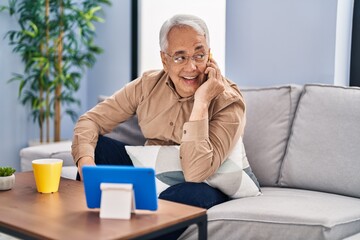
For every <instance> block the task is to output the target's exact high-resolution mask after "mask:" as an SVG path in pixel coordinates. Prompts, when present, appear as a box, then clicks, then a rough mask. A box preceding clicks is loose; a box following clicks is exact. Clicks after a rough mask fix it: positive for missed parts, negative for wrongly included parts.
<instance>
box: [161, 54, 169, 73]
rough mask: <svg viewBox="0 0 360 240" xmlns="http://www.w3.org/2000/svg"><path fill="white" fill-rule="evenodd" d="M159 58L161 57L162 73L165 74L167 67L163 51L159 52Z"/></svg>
mask: <svg viewBox="0 0 360 240" xmlns="http://www.w3.org/2000/svg"><path fill="white" fill-rule="evenodd" d="M160 57H161V62H162V65H163V68H164V71H165V72H167V71H168V66H167V61H166V55H165V53H164V52H163V51H160Z"/></svg>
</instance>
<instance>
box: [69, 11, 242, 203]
mask: <svg viewBox="0 0 360 240" xmlns="http://www.w3.org/2000/svg"><path fill="white" fill-rule="evenodd" d="M160 48H161V51H160V55H161V61H162V64H163V69H162V70H159V71H149V72H145V73H144V74H143V75H142V76H141V77H139V78H137V79H135V80H134V81H132V82H130V83H128V84H126V85H125V86H124V87H123V88H121V89H120V90H118V91H117V92H115V93H114V94H113V95H112V96H111V97H109V98H108V99H106V100H105V101H104V102H102V103H99V104H98V105H96V106H95V107H94V108H93V109H91V110H90V111H88V112H87V113H85V114H84V115H82V116H81V117H80V119H79V121H78V123H77V124H76V127H75V131H74V139H73V145H72V154H73V157H74V161H75V162H76V164H77V166H78V171H79V174H80V177H81V168H82V167H83V166H84V165H95V164H112V165H132V162H131V159H130V158H129V156H128V155H127V153H126V150H125V147H124V146H125V145H126V143H121V142H118V141H116V140H113V139H110V138H106V137H104V136H103V135H104V134H106V133H108V132H110V131H111V130H112V129H113V128H114V127H115V126H117V125H118V124H119V123H121V122H124V121H125V120H127V119H129V118H130V117H131V116H133V115H135V114H136V115H137V116H138V119H139V125H140V128H141V131H142V133H143V134H144V136H145V138H146V139H147V141H146V145H180V159H181V166H182V170H183V173H184V177H185V180H186V182H184V183H179V184H176V185H173V186H171V187H169V188H167V189H166V190H165V191H163V192H162V193H161V194H160V196H159V198H162V199H166V200H171V201H176V202H181V203H184V204H189V205H195V206H198V207H203V208H210V207H212V206H214V205H216V204H219V203H222V202H224V201H227V200H228V196H226V195H225V194H223V193H222V192H221V191H219V190H218V189H215V188H212V187H210V186H209V185H207V184H206V183H203V181H204V180H206V179H207V178H208V177H209V176H211V175H212V174H214V172H216V170H217V169H218V168H219V166H220V165H221V164H222V162H223V161H224V160H225V159H226V157H227V156H228V155H229V152H230V151H231V150H232V149H233V147H234V145H235V144H236V142H237V140H238V139H239V138H240V136H241V135H242V134H243V130H244V125H245V104H244V101H243V98H242V95H241V93H240V91H239V89H238V88H237V86H236V85H235V84H234V83H233V82H231V81H229V80H228V79H226V78H225V77H224V76H222V75H221V72H220V70H219V68H218V65H217V63H216V62H215V60H214V59H213V58H212V57H211V54H210V39H209V33H208V29H207V26H206V24H205V23H204V21H203V20H201V19H199V18H198V17H195V16H191V15H175V16H173V17H172V18H170V19H169V20H167V21H165V23H164V24H163V26H162V28H161V30H160Z"/></svg>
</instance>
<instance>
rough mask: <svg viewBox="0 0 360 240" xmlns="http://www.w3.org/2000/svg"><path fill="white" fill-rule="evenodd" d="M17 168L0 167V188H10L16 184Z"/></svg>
mask: <svg viewBox="0 0 360 240" xmlns="http://www.w3.org/2000/svg"><path fill="white" fill-rule="evenodd" d="M15 171H16V170H15V168H12V167H0V190H9V189H11V188H12V187H13V186H14V184H15V174H14V173H15Z"/></svg>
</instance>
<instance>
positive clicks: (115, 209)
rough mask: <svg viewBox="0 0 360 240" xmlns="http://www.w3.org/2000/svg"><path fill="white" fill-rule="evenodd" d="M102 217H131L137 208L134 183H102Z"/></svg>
mask: <svg viewBox="0 0 360 240" xmlns="http://www.w3.org/2000/svg"><path fill="white" fill-rule="evenodd" d="M100 189H101V191H102V192H101V203H100V218H112V219H130V217H131V212H134V210H135V197H134V190H133V185H132V184H123V183H101V184H100Z"/></svg>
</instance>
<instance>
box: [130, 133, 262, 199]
mask: <svg viewBox="0 0 360 240" xmlns="http://www.w3.org/2000/svg"><path fill="white" fill-rule="evenodd" d="M125 148H126V151H127V153H128V155H129V156H130V158H131V160H132V162H133V164H134V166H135V167H151V168H153V169H155V172H156V187H157V193H158V195H159V194H160V193H161V192H162V191H164V190H165V189H166V188H167V187H169V186H172V185H174V184H177V183H181V182H185V178H184V174H183V172H182V168H181V164H180V158H179V152H180V147H179V146H177V145H171V146H125ZM205 182H206V183H207V184H209V185H210V186H212V187H214V188H218V189H219V190H220V191H222V192H223V193H225V194H226V195H228V196H229V197H231V198H242V197H251V196H258V195H260V193H261V192H260V188H259V183H258V181H257V179H256V177H255V175H254V174H253V173H252V170H251V168H250V165H249V162H248V160H247V157H246V153H245V148H244V144H243V141H242V139H240V140H239V141H238V143H237V144H236V146H235V148H234V150H233V151H232V153H231V154H230V155H229V157H228V158H227V159H226V160H225V161H224V163H223V164H222V165H221V166H220V168H219V169H218V170H217V171H216V173H215V174H213V175H212V176H211V177H209V178H208V179H207V180H206V181H205Z"/></svg>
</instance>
